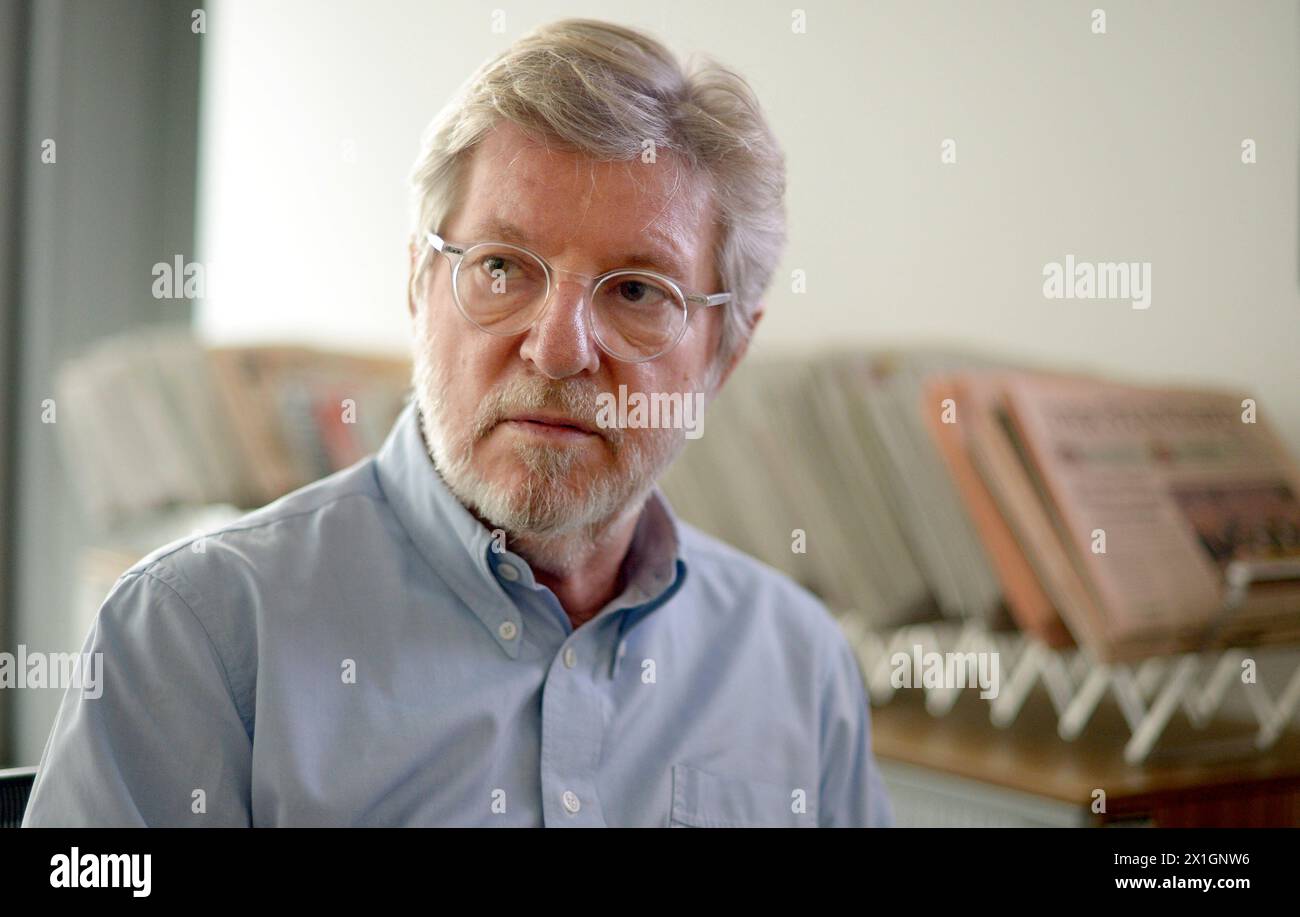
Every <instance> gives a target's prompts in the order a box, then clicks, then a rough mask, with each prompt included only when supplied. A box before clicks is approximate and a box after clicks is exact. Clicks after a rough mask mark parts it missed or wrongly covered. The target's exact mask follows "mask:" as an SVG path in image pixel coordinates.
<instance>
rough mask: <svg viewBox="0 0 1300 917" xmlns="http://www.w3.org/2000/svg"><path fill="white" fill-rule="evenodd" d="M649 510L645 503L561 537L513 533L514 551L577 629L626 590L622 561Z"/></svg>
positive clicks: (509, 541)
mask: <svg viewBox="0 0 1300 917" xmlns="http://www.w3.org/2000/svg"><path fill="white" fill-rule="evenodd" d="M644 506H645V500H644V498H642V499H639V500H634V501H632V502H631V503H630V504H628V508H627V509H625V510H624V511H623V512H621V513H619V514H618V515H616V516H614V517H613V518H611V519H610V520H609V521H607V522H605V523H602V524H601V525H600V526H598V527H596V528H595V529H583V530H580V531H577V532H572V533H565V534H563V535H538V534H532V533H526V532H525V533H511V534H508V535H507V540H508V543H509V544H510V547H511V550H513V551H515V552H516V553H517V554H519V556H521V557H523V558H524V559H525V560H527V561H528V563H529V566H531V567H532V568H533V576H534V577H535V578H536V580H537V582H539V583H541V584H542V585H544V586H546V587H547V588H549V589H550V590H551V591H552V592H553V593H555V597H556V598H557V599H559V601H560V606H561V607H562V608H563V609H564V612H565V614H567V615H568V616H569V621H570V623H571V624H572V625H573V627H574V629H575V630H576V629H577V628H578V627H580V626H581V625H583V624H585V623H586V622H587V621H590V620H591V619H592V618H594V617H595V616H596V615H597V614H598V613H599V612H600V610H601V609H602V608H604V607H605V605H607V604H608V603H609V602H610V601H611V600H612V599H614V598H615V597H617V596H618V594H619V593H620V592H621V591H622V590H623V587H624V585H625V583H624V581H623V580H624V577H623V573H624V569H623V567H624V563H623V562H624V560H625V559H626V558H627V552H628V549H629V547H630V546H631V544H632V536H633V535H634V534H635V533H636V526H637V522H638V521H639V520H640V518H641V511H642V509H643V507H644Z"/></svg>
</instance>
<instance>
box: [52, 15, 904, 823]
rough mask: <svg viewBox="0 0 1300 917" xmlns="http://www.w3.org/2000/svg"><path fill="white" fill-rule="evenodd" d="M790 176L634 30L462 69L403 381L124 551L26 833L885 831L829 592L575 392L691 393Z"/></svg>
mask: <svg viewBox="0 0 1300 917" xmlns="http://www.w3.org/2000/svg"><path fill="white" fill-rule="evenodd" d="M784 184H785V181H784V171H783V164H782V157H781V153H780V150H779V148H778V146H777V144H776V142H775V140H774V139H773V137H772V135H771V132H770V130H769V129H768V128H767V126H766V124H765V122H764V120H763V116H762V114H761V112H760V110H759V107H758V105H757V103H756V101H755V100H754V98H753V95H752V93H751V92H750V90H749V89H748V87H747V86H746V84H745V83H744V81H743V80H741V79H740V78H739V77H737V76H735V75H734V74H732V73H730V72H728V71H726V70H724V69H722V68H720V67H718V66H716V65H712V64H707V63H706V64H705V65H704V66H703V67H701V68H699V69H697V70H695V71H693V72H691V73H684V72H683V71H682V70H681V69H680V68H679V67H678V65H677V64H676V62H675V61H674V59H673V58H672V56H671V55H670V54H669V53H668V52H667V51H666V50H665V49H664V48H663V47H662V46H661V45H660V44H659V43H657V42H655V41H653V40H652V39H650V38H648V37H646V36H645V35H642V34H640V33H637V32H633V31H630V30H627V29H623V28H618V27H615V26H611V25H606V24H602V23H595V22H588V21H566V22H561V23H557V24H553V25H551V26H548V27H545V28H542V29H540V30H538V31H537V32H534V33H533V34H531V35H529V36H527V37H525V38H524V39H522V40H520V41H519V42H517V43H516V44H515V45H513V46H512V47H510V48H509V49H507V50H506V51H505V52H504V53H503V54H502V55H501V56H500V57H499V58H497V59H496V60H494V61H492V62H490V63H488V64H487V65H485V66H484V68H483V69H481V70H480V71H479V72H478V73H476V74H475V75H474V76H473V77H472V78H471V79H470V80H469V81H468V82H467V83H466V84H465V86H464V87H463V89H462V90H461V91H460V93H459V94H458V95H457V96H456V97H455V99H454V100H453V101H452V103H451V104H449V105H448V106H447V107H446V108H445V109H444V110H443V111H442V112H441V113H440V114H439V115H438V117H437V118H436V119H435V121H434V123H433V124H432V125H431V127H430V129H429V131H428V133H427V134H426V137H425V142H424V146H423V150H422V152H421V156H420V159H419V162H418V163H417V166H416V169H415V175H414V186H415V198H416V201H415V203H416V232H415V234H414V237H413V240H412V243H411V247H410V257H411V277H410V287H409V291H410V297H409V309H410V313H411V319H412V324H413V330H414V339H415V348H414V350H415V360H414V367H415V368H414V399H413V403H411V404H409V405H408V406H407V407H406V409H405V411H404V412H403V413H402V415H401V417H400V418H399V419H398V421H397V423H396V425H395V427H394V428H393V431H392V433H391V434H390V436H389V438H388V440H387V442H386V443H385V444H384V445H383V448H382V449H381V450H380V451H379V453H378V454H377V455H376V456H374V457H372V458H370V459H368V460H366V461H363V462H361V463H359V464H357V465H355V466H353V467H352V468H350V469H347V470H345V471H342V472H340V473H338V474H335V475H333V476H331V477H329V478H326V479H324V480H322V481H319V482H316V483H315V484H312V485H310V486H308V487H305V488H303V489H301V490H299V491H296V492H295V493H292V494H289V495H288V496H286V497H284V498H282V499H280V500H278V501H276V502H275V503H273V504H271V505H270V506H267V507H264V508H263V509H261V510H258V511H256V512H254V513H252V514H250V515H248V516H246V517H244V518H243V519H241V520H239V521H237V522H235V523H233V524H231V525H228V526H226V527H223V528H220V529H219V530H216V531H212V532H208V533H206V534H205V536H204V550H203V551H202V552H197V551H194V550H191V542H190V541H183V542H178V543H175V544H172V545H168V546H166V547H164V548H160V549H159V550H157V551H155V552H154V553H153V554H151V555H150V556H148V557H146V558H145V559H143V560H142V561H140V562H139V563H138V564H137V565H136V566H134V567H133V568H132V569H131V570H130V571H128V572H127V573H126V574H124V575H123V576H122V578H121V579H120V580H119V581H118V583H117V584H116V585H115V586H114V588H113V590H112V592H111V593H110V594H109V596H108V598H107V599H106V601H105V602H104V605H103V607H102V608H101V610H100V612H99V615H98V618H97V621H96V624H95V627H94V630H93V632H92V633H91V635H90V637H89V640H88V644H87V647H86V651H88V652H101V653H103V659H104V679H103V680H104V687H103V696H102V697H100V698H98V699H89V698H83V697H80V696H78V695H77V694H76V693H75V692H69V694H68V695H67V697H66V698H65V700H64V704H63V708H62V710H61V711H60V714H59V717H58V721H57V723H56V724H55V728H54V732H53V735H52V736H51V738H50V741H49V744H48V746H47V748H46V751H45V755H44V760H43V761H42V765H41V772H40V775H39V778H38V781H37V784H36V786H35V788H34V791H33V795H32V799H31V804H30V807H29V810H28V813H27V817H26V824H29V825H55V824H63V825H87V824H89V825H115V824H125V825H142V824H143V825H502V826H504V825H547V826H600V825H615V826H623V825H640V826H679V825H680V826H699V827H711V826H751V825H752V826H761V825H772V826H792V827H794V826H838V825H885V824H889V823H890V821H891V819H892V816H891V812H890V806H889V802H888V800H887V798H886V795H885V792H884V790H883V788H882V785H881V781H880V777H879V774H878V771H877V768H876V765H875V762H874V761H873V759H872V754H871V748H870V720H869V716H870V714H869V708H868V706H867V702H866V696H865V692H864V688H863V683H862V679H861V675H860V672H859V669H858V666H857V663H856V661H855V659H854V656H853V654H852V652H851V650H850V648H849V646H848V645H847V643H846V641H845V640H844V638H843V637H842V635H841V634H840V632H839V629H838V628H837V626H836V625H835V623H834V620H833V619H832V618H831V616H830V615H829V614H828V613H827V611H826V609H825V608H824V607H823V606H821V605H820V604H819V603H818V602H817V600H816V599H814V598H813V597H812V596H811V595H809V594H808V593H807V592H805V591H804V590H802V589H801V588H800V587H798V586H796V585H795V584H794V583H792V582H791V581H789V580H788V579H786V578H784V577H782V576H781V575H779V574H777V573H776V572H774V571H772V570H770V569H768V568H766V567H764V566H762V565H760V564H759V563H758V562H756V561H754V560H752V559H750V558H748V557H746V556H744V555H743V554H740V553H739V552H737V551H735V550H733V549H731V548H729V547H727V546H726V545H723V544H721V543H719V542H717V541H714V540H712V539H710V538H708V537H707V536H705V535H703V534H701V533H700V532H698V531H696V530H694V529H692V528H691V527H690V526H688V525H686V524H684V523H682V522H680V521H678V520H677V519H676V518H675V516H674V514H673V512H672V510H671V509H670V507H669V506H668V504H667V502H666V501H665V500H664V498H663V495H662V494H661V493H660V492H659V490H658V489H657V488H656V486H655V482H656V480H657V478H658V477H659V475H660V474H661V473H662V472H663V471H664V469H665V468H667V467H668V465H669V464H670V463H671V462H672V460H673V458H674V457H675V456H676V455H677V454H678V452H679V451H680V450H681V448H682V447H683V446H684V445H685V433H684V431H683V429H682V427H681V425H680V424H676V423H672V422H665V418H663V417H660V418H659V419H660V423H659V424H658V425H657V426H654V425H646V424H631V423H629V424H626V425H623V426H620V425H618V424H612V423H611V422H610V416H611V414H610V412H608V411H604V412H602V411H600V410H598V402H599V400H600V398H601V396H602V395H605V396H608V394H609V393H612V392H618V391H625V392H632V393H640V394H643V395H664V396H669V397H668V398H667V399H666V401H665V403H669V404H683V403H685V399H689V398H692V397H699V398H701V399H703V400H705V401H707V400H708V399H711V398H712V396H713V395H714V394H715V393H716V392H717V391H718V389H719V387H720V386H721V385H722V384H723V383H724V382H725V381H726V379H727V377H728V375H729V374H730V372H731V371H732V369H733V368H734V367H735V366H736V364H737V362H738V361H739V360H740V359H741V356H742V355H743V353H744V351H745V347H746V343H747V341H748V339H749V335H750V333H751V331H752V329H753V326H754V324H755V322H756V321H757V320H758V318H759V316H760V315H761V307H760V306H759V296H760V295H761V293H762V291H763V289H764V288H765V287H766V285H767V283H768V281H769V279H770V278H771V275H772V272H773V270H774V268H775V264H776V260H777V258H778V256H779V253H780V249H781V246H782V243H783V237H784V220H783V215H782V212H783V204H782V196H783V193H784ZM675 396H680V397H675ZM674 397H675V400H674ZM624 413H625V412H624ZM670 413H671V412H670ZM619 416H623V414H620V415H619ZM673 419H674V418H671V417H669V418H667V419H666V420H667V421H672V420H673ZM754 497H755V499H761V498H762V495H761V494H755V495H754Z"/></svg>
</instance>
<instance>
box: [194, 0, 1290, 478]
mask: <svg viewBox="0 0 1300 917" xmlns="http://www.w3.org/2000/svg"><path fill="white" fill-rule="evenodd" d="M791 6H792V5H791V4H788V3H772V2H760V3H755V2H744V3H740V2H729V3H708V4H705V3H699V2H694V0H673V2H656V3H653V4H646V3H635V2H627V0H618V2H608V0H607V2H601V3H559V2H535V3H529V4H527V5H526V6H525V5H522V4H521V5H512V6H505V5H504V3H503V2H502V0H493V2H487V3H476V2H456V3H430V2H412V0H405V2H392V3H383V4H378V3H373V2H360V3H352V2H348V3H337V2H331V3H319V2H283V0H281V2H276V3H266V4H263V3H252V2H238V3H236V2H225V0H217V2H212V3H210V4H209V8H210V13H209V20H208V26H209V30H208V34H207V36H206V39H205V40H206V42H207V43H206V45H205V49H206V52H207V56H206V59H205V61H204V67H205V81H206V82H205V92H206V98H205V111H204V134H203V136H204V156H203V162H202V176H203V178H202V198H201V213H202V216H201V223H200V236H201V239H202V243H201V246H200V256H201V257H202V258H203V259H204V260H205V261H207V262H208V263H209V265H210V270H211V271H212V272H213V273H214V275H215V283H219V284H220V286H219V288H217V289H216V290H214V292H213V295H212V296H210V297H209V299H208V301H207V302H206V303H205V304H204V308H203V309H202V310H201V313H200V323H201V327H202V329H203V331H204V332H205V333H206V334H207V335H209V336H211V337H212V338H214V339H218V340H227V341H229V340H251V339H296V340H306V341H311V342H316V343H322V344H327V345H330V346H341V347H355V348H364V349H374V350H396V351H404V350H405V348H406V342H407V325H406V317H405V299H404V297H405V292H404V289H405V288H404V284H405V252H404V244H405V234H406V231H407V213H408V210H407V206H408V205H407V200H406V176H407V173H408V170H409V168H410V165H411V162H412V160H413V158H414V156H415V154H416V150H417V142H418V137H419V133H420V131H421V129H422V128H423V126H424V125H425V123H426V122H427V121H428V120H429V118H430V117H431V116H432V115H433V114H434V112H435V111H436V110H437V109H438V108H439V107H441V105H442V103H443V102H444V101H445V99H446V97H447V95H448V94H449V93H450V92H451V90H452V89H453V88H454V87H455V86H456V85H458V84H459V82H460V81H461V80H462V79H463V78H464V77H465V76H466V75H468V73H469V72H470V71H471V69H472V68H473V67H474V66H475V65H476V64H478V63H479V62H480V61H481V60H482V59H483V58H485V57H486V56H488V55H489V54H491V53H493V52H495V51H496V50H497V49H499V48H501V47H503V46H504V45H506V44H507V43H509V42H510V41H512V40H513V39H514V38H516V37H517V36H519V35H520V34H521V33H522V32H524V31H526V30H527V29H529V28H531V27H532V26H534V25H536V24H538V23H540V22H543V21H547V20H550V19H554V18H559V17H561V16H566V15H590V16H596V17H598V18H606V19H616V20H618V21H621V22H624V23H627V24H630V25H636V26H642V27H648V28H650V29H652V30H654V31H655V32H656V33H658V34H659V35H660V37H662V38H664V39H665V40H667V42H668V43H669V44H670V45H671V46H672V47H674V48H675V49H676V50H678V51H679V52H688V51H691V50H703V51H707V52H709V53H712V54H713V55H715V56H716V57H718V58H720V59H721V60H723V61H725V62H727V63H730V64H731V65H733V66H735V67H736V68H738V69H739V70H740V71H741V72H742V73H744V74H745V75H746V76H747V77H748V78H749V79H750V81H751V82H752V83H753V84H754V86H755V88H756V90H757V92H758V94H759V96H760V98H761V99H762V100H763V101H764V103H765V105H766V107H767V109H768V112H769V114H770V117H771V119H772V121H773V123H774V125H775V128H776V130H777V132H778V135H779V136H780V137H781V139H782V141H783V143H784V144H785V147H786V150H787V154H788V157H789V171H790V185H789V212H790V228H791V244H790V247H789V250H788V253H787V255H786V258H785V261H784V263H783V265H782V266H781V269H780V272H779V274H778V282H777V284H776V286H775V289H774V290H773V292H772V295H771V298H770V301H769V309H768V317H767V319H766V321H765V323H764V325H763V327H762V328H761V329H760V331H759V335H758V338H757V341H756V347H759V348H762V349H765V350H776V349H803V348H807V347H811V346H814V345H817V344H820V343H824V342H836V343H845V342H860V343H862V344H877V343H882V342H906V341H917V340H942V341H949V342H954V343H961V344H967V345H974V346H985V347H989V348H992V349H994V350H996V351H998V352H1002V353H1006V354H1009V355H1021V356H1025V357H1029V358H1033V359H1037V360H1059V361H1063V362H1069V363H1072V364H1076V365H1083V366H1093V367H1098V368H1105V369H1111V370H1115V371H1118V372H1120V373H1124V374H1138V375H1143V376H1156V377H1161V378H1170V379H1186V380H1203V381H1210V382H1217V383H1224V384H1228V385H1231V386H1235V387H1240V388H1243V389H1246V390H1248V391H1249V392H1250V393H1252V394H1253V395H1254V396H1255V397H1257V398H1258V400H1259V403H1260V407H1261V410H1262V412H1263V413H1264V416H1266V417H1269V418H1271V419H1273V420H1275V421H1276V422H1277V424H1278V426H1279V428H1280V429H1281V431H1282V432H1283V434H1284V436H1286V438H1287V439H1288V440H1289V441H1290V443H1291V445H1292V447H1293V448H1295V449H1296V450H1297V452H1300V385H1297V384H1296V383H1297V380H1298V379H1300V372H1297V364H1298V363H1300V360H1298V359H1297V345H1300V287H1298V277H1300V268H1298V267H1297V254H1298V252H1300V239H1298V238H1297V221H1298V219H1300V214H1298V213H1297V201H1298V200H1300V188H1298V187H1297V168H1298V167H1300V155H1298V150H1297V141H1298V140H1300V136H1298V135H1300V120H1298V118H1297V115H1298V114H1300V49H1298V47H1297V42H1298V41H1300V13H1298V11H1297V5H1296V4H1295V3H1292V2H1285V3H1284V2H1250V3H1240V4H1222V3H1216V4H1210V3H1199V2H1143V3H1128V2H1123V3H1121V2H1106V0H1088V2H1053V3H1041V2H1023V3H971V2H960V3H926V2H915V0H914V2H875V3H871V4H865V3H850V2H836V3H818V2H810V3H805V4H803V8H804V9H805V10H806V12H807V33H806V34H802V35H799V34H793V33H792V30H791V27H790V24H791ZM1097 6H1101V7H1103V8H1104V9H1105V11H1106V14H1107V23H1106V25H1107V33H1106V34H1105V35H1094V34H1093V33H1092V30H1091V24H1092V19H1091V10H1092V9H1093V8H1094V7H1097ZM497 8H503V9H504V10H505V24H506V30H505V32H504V34H494V33H493V31H492V30H491V22H492V18H491V17H492V10H493V9H497ZM1247 137H1249V138H1253V139H1254V140H1255V141H1256V143H1257V146H1258V162H1257V164H1255V165H1243V164H1242V163H1241V161H1240V146H1241V142H1242V140H1243V138H1247ZM944 138H953V139H955V140H956V141H957V152H958V162H957V164H955V165H942V164H941V163H940V143H941V142H942V140H943V139H944ZM348 142H351V144H352V145H353V149H354V151H355V156H354V160H355V161H347V158H346V157H345V155H344V154H345V152H346V150H345V144H346V143H348ZM1067 253H1072V254H1074V255H1076V256H1077V257H1078V258H1079V259H1082V260H1089V261H1120V260H1123V261H1150V262H1151V263H1152V266H1153V267H1152V270H1153V278H1152V281H1153V282H1152V286H1153V302H1152V306H1151V307H1150V308H1149V309H1148V310H1145V311H1138V310H1133V309H1131V308H1128V307H1127V306H1126V305H1124V304H1122V303H1115V302H1088V301H1079V300H1075V301H1047V300H1045V299H1044V297H1043V295H1042V269H1043V265H1044V264H1045V263H1046V262H1048V261H1054V260H1060V259H1062V258H1064V256H1065V255H1066V254H1067ZM795 268H802V269H804V270H806V271H807V273H808V292H807V293H806V294H804V295H796V294H793V293H792V292H790V283H789V274H790V271H791V270H793V269H795Z"/></svg>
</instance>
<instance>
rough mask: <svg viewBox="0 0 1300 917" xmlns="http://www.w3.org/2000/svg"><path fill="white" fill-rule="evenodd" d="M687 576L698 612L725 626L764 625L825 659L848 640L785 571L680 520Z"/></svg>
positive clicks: (818, 603) (819, 603)
mask: <svg viewBox="0 0 1300 917" xmlns="http://www.w3.org/2000/svg"><path fill="white" fill-rule="evenodd" d="M677 526H678V531H679V532H680V534H681V539H682V548H683V553H684V555H685V557H686V563H687V569H688V573H687V577H688V580H690V581H691V587H692V589H693V590H694V594H695V595H696V596H697V597H698V599H699V603H700V609H701V610H700V613H701V614H706V615H709V616H711V617H714V618H716V620H717V622H718V623H719V624H722V625H724V626H726V627H728V628H733V629H735V628H743V629H753V628H763V629H766V630H769V631H771V632H772V633H773V634H774V635H775V636H776V637H777V638H779V639H780V640H782V641H783V642H784V644H785V645H786V646H792V647H793V646H799V647H809V648H812V649H813V651H814V652H815V653H816V654H817V655H818V656H819V657H820V658H821V659H822V660H823V661H830V660H834V659H836V658H839V657H841V656H842V654H843V651H844V650H846V649H847V648H848V642H847V640H846V639H845V636H844V633H843V631H842V630H841V628H840V625H839V622H838V621H837V620H836V618H835V616H834V615H833V614H831V612H830V610H829V609H828V608H827V607H826V605H825V603H823V602H822V600H821V599H820V598H818V597H817V596H816V595H814V594H813V593H812V592H810V591H809V590H808V589H806V588H805V587H803V586H801V585H800V584H799V583H797V582H795V581H794V580H793V579H791V578H790V577H789V576H787V575H786V574H784V573H782V572H781V571H779V570H777V569H776V568H774V567H772V566H769V565H768V564H766V563H764V562H762V561H761V560H759V559H757V558H755V557H751V556H750V555H748V554H746V553H744V552H743V551H740V550H738V549H737V548H734V547H732V546H731V545H729V544H727V543H726V542H723V541H720V540H719V539H717V538H714V537H713V536H711V535H708V534H706V533H704V532H702V531H700V530H699V529H697V528H695V527H694V526H692V525H690V524H688V523H686V522H683V521H681V520H678V522H677Z"/></svg>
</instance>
